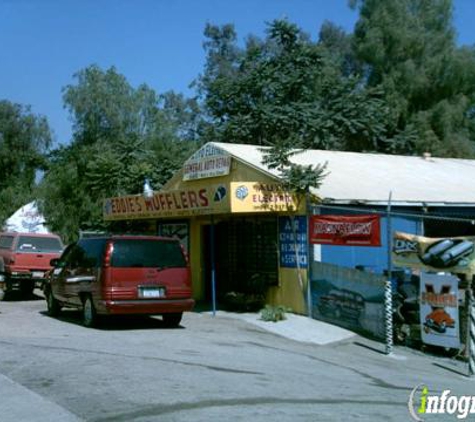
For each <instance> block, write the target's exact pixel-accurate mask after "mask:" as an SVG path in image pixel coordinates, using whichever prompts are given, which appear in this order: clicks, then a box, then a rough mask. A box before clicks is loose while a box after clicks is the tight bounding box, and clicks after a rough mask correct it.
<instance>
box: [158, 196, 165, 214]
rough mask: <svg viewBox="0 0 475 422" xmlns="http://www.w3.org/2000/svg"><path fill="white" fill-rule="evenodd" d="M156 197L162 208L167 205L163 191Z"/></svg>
mask: <svg viewBox="0 0 475 422" xmlns="http://www.w3.org/2000/svg"><path fill="white" fill-rule="evenodd" d="M158 199H159V201H160V205H161V209H162V210H163V209H164V208H166V206H167V201H166V199H165V195H164V194H163V193H161V194H160V195H158Z"/></svg>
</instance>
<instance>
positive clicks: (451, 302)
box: [420, 272, 460, 349]
mask: <svg viewBox="0 0 475 422" xmlns="http://www.w3.org/2000/svg"><path fill="white" fill-rule="evenodd" d="M420 280H421V286H420V317H421V333H422V341H423V342H424V343H426V344H432V345H434V346H441V347H450V348H455V349H458V348H459V347H460V339H459V310H458V282H459V280H458V278H457V277H455V276H453V275H450V274H434V273H432V274H429V273H425V272H423V273H421V278H420Z"/></svg>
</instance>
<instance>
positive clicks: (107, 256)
mask: <svg viewBox="0 0 475 422" xmlns="http://www.w3.org/2000/svg"><path fill="white" fill-rule="evenodd" d="M112 252H114V244H113V243H112V242H109V243H107V245H106V253H105V255H104V267H110V265H111V259H112Z"/></svg>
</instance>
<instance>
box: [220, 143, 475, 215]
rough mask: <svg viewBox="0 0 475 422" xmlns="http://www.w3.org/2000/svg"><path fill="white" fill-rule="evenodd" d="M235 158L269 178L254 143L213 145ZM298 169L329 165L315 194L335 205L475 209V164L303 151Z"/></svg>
mask: <svg viewBox="0 0 475 422" xmlns="http://www.w3.org/2000/svg"><path fill="white" fill-rule="evenodd" d="M213 144H214V145H215V146H217V147H218V148H221V149H223V150H225V151H227V152H228V153H229V154H231V155H232V156H234V157H235V158H236V159H238V160H241V161H242V162H244V163H246V164H248V165H251V166H253V167H255V168H257V169H259V170H261V171H263V172H265V173H267V174H270V175H273V176H278V172H277V171H275V170H270V169H269V168H268V167H267V166H265V165H264V164H262V159H263V156H264V155H263V152H262V148H263V147H259V146H256V145H244V144H227V143H213ZM292 161H293V162H295V163H296V164H302V165H309V164H312V165H316V164H319V163H321V164H322V163H325V162H327V163H328V167H327V169H328V172H329V174H328V176H327V177H326V178H325V179H324V181H323V184H322V186H321V187H320V188H319V189H318V190H316V191H313V193H315V194H317V195H318V196H319V197H321V198H322V199H323V200H324V201H327V202H335V203H350V202H365V203H374V204H377V203H387V201H388V198H389V193H390V192H392V201H393V203H395V204H396V203H397V204H399V205H401V204H405V203H407V204H408V205H410V204H414V205H415V204H422V203H425V204H427V205H452V206H453V205H459V206H475V160H464V159H455V158H435V157H428V158H424V157H414V156H401V155H385V154H366V153H357V152H343V151H325V150H302V151H301V152H299V153H297V154H296V155H294V156H293V157H292Z"/></svg>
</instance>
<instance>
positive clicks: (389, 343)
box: [384, 280, 393, 355]
mask: <svg viewBox="0 0 475 422" xmlns="http://www.w3.org/2000/svg"><path fill="white" fill-rule="evenodd" d="M384 314H385V323H386V324H385V326H386V354H387V355H390V354H391V353H392V352H393V292H392V286H391V280H388V281H386V283H385V285H384Z"/></svg>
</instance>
